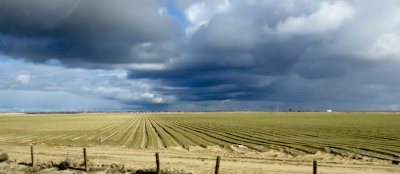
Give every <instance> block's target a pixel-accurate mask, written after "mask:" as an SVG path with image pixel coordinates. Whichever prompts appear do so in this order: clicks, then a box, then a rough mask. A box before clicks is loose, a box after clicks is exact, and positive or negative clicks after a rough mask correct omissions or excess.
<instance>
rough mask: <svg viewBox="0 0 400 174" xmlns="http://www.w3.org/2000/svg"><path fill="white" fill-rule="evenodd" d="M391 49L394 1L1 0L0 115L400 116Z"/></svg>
mask: <svg viewBox="0 0 400 174" xmlns="http://www.w3.org/2000/svg"><path fill="white" fill-rule="evenodd" d="M399 38H400V3H399V2H398V1H396V0H388V1H382V2H376V1H361V0H347V1H346V0H325V1H309V0H304V1H297V0H283V1H282V0H279V1H278V0H262V1H252V0H246V1H237V0H218V1H211V0H202V1H180V0H178V1H148V0H146V1H145V0H143V1H123V0H119V1H115V2H113V3H110V2H109V1H102V0H101V1H94V0H93V1H92V0H89V1H78V0H77V1H63V0H61V1H46V0H39V1H36V2H35V3H33V2H32V3H29V2H25V1H20V0H16V1H9V2H8V1H7V2H6V1H5V2H1V3H0V53H1V54H2V55H3V56H2V58H1V59H0V67H1V70H0V76H1V77H2V78H1V80H0V87H1V89H2V90H3V92H2V93H3V95H5V96H7V97H5V98H2V99H1V101H0V108H5V109H7V108H12V107H16V106H14V105H18V104H17V103H18V102H15V103H16V104H14V105H12V104H7V105H6V104H5V103H10V102H8V101H9V100H11V99H10V98H11V97H12V96H13V95H17V94H18V93H19V94H21V95H22V92H21V91H24V92H23V93H24V94H23V95H27V96H30V95H32V96H35V95H38V94H39V93H40V94H41V95H44V96H56V95H55V94H54V93H63V94H62V95H71V96H79V97H84V98H86V99H88V100H93V101H98V102H100V103H99V104H98V105H97V107H93V106H91V105H88V104H84V105H83V108H89V109H100V108H102V107H103V106H104V108H105V109H112V108H110V107H106V106H109V103H113V106H115V107H114V109H121V110H122V109H124V110H130V109H131V110H208V109H271V108H273V107H275V106H276V105H279V106H280V108H283V109H288V108H294V109H318V108H320V109H328V108H331V109H370V110H375V109H378V110H397V109H399V108H400V105H399V104H398V102H397V98H398V97H400V91H399V90H398V86H399V85H400V81H399V80H397V79H396V74H398V73H400V68H399V65H400V64H399V63H400V60H399V58H400V51H399V50H400V49H398V45H399V44H400V39H399ZM10 72H12V73H10ZM116 72H118V73H116ZM115 73H116V74H118V75H115ZM11 86H14V87H12V88H11ZM10 89H11V90H10ZM12 91H14V92H12ZM48 91H51V92H48ZM6 94H7V95H6ZM57 95H61V94H57ZM32 102H33V101H32ZM101 102H103V103H101ZM25 103H26V105H21V106H18V108H35V107H33V105H32V107H30V105H29V103H30V102H25ZM44 103H46V102H44ZM47 103H48V102H47ZM85 106H87V107H85ZM36 108H46V104H43V106H41V107H36ZM52 108H54V109H61V110H62V109H63V108H64V107H63V106H52ZM66 108H69V109H71V108H75V107H74V106H68V107H66Z"/></svg>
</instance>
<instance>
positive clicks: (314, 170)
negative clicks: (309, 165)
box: [313, 161, 317, 174]
mask: <svg viewBox="0 0 400 174" xmlns="http://www.w3.org/2000/svg"><path fill="white" fill-rule="evenodd" d="M313 174H317V161H313Z"/></svg>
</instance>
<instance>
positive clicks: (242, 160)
mask: <svg viewBox="0 0 400 174" xmlns="http://www.w3.org/2000/svg"><path fill="white" fill-rule="evenodd" d="M34 148H35V149H34V151H35V158H36V164H37V166H36V168H35V169H34V168H32V167H31V166H29V164H30V163H31V161H30V148H29V147H28V146H18V145H10V144H3V145H1V144H0V151H3V152H6V153H8V155H9V160H8V161H7V162H3V163H0V174H8V173H32V172H33V170H35V173H40V174H41V173H44V174H47V173H84V172H83V171H82V169H83V165H82V164H83V153H82V148H81V147H51V146H45V145H37V146H35V147H34ZM87 152H88V157H89V167H90V173H99V174H103V173H133V172H134V171H138V170H150V169H152V170H154V168H155V167H156V164H155V155H154V154H155V152H159V153H160V161H161V168H162V169H163V171H164V172H165V171H170V173H199V174H208V173H214V170H215V169H214V167H215V159H216V156H221V164H220V173H222V174H224V173H225V174H231V173H232V174H234V173H257V174H258V173H259V174H261V173H280V174H286V173H287V174H300V173H307V174H309V173H312V161H313V160H317V161H318V173H320V174H333V173H335V174H337V173H357V174H381V173H382V174H384V173H400V166H399V165H392V164H391V161H383V160H378V159H373V158H369V157H362V156H357V155H353V154H349V155H348V156H346V157H343V156H337V155H333V154H328V153H323V152H318V153H316V154H312V155H300V156H296V157H294V156H291V155H288V154H285V153H283V152H279V151H268V152H257V151H253V150H250V149H246V148H239V147H230V148H220V147H217V146H212V147H207V148H201V147H198V146H193V147H189V148H188V149H183V148H181V147H176V148H168V149H165V148H164V149H157V150H149V149H128V148H124V147H104V146H103V147H89V148H87ZM66 159H68V161H70V163H71V166H72V168H73V169H68V170H62V171H60V170H57V168H56V167H53V165H55V164H59V163H60V162H62V161H64V160H66Z"/></svg>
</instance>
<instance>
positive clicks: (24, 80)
mask: <svg viewBox="0 0 400 174" xmlns="http://www.w3.org/2000/svg"><path fill="white" fill-rule="evenodd" d="M30 78H31V75H30V74H20V75H18V76H17V77H16V78H15V81H17V83H19V84H22V85H24V84H28V83H29V80H30Z"/></svg>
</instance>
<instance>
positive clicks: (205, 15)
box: [184, 0, 231, 37]
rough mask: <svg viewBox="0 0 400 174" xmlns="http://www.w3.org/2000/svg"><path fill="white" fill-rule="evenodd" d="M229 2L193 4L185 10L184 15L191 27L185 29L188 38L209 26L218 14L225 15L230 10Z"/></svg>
mask: <svg viewBox="0 0 400 174" xmlns="http://www.w3.org/2000/svg"><path fill="white" fill-rule="evenodd" d="M230 8H231V3H230V1H229V0H219V1H210V2H208V1H206V2H199V3H195V4H192V5H191V6H189V7H188V8H186V9H185V11H184V14H185V16H186V19H187V20H188V21H189V23H190V26H188V27H187V28H186V29H185V34H186V36H187V37H191V36H192V35H193V34H194V33H195V32H196V31H197V30H199V29H200V28H201V27H203V26H207V25H208V23H209V22H210V20H211V19H212V18H213V17H214V16H215V15H217V14H223V13H226V12H228V11H229V10H230Z"/></svg>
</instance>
